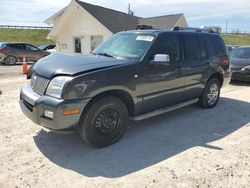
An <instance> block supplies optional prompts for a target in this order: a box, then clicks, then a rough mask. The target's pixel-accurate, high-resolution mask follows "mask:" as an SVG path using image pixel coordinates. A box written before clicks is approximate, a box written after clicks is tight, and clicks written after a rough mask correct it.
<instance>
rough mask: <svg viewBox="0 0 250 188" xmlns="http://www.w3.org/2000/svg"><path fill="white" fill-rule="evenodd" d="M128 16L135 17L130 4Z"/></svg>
mask: <svg viewBox="0 0 250 188" xmlns="http://www.w3.org/2000/svg"><path fill="white" fill-rule="evenodd" d="M128 14H129V15H132V16H134V12H133V11H132V10H131V8H130V3H129V4H128Z"/></svg>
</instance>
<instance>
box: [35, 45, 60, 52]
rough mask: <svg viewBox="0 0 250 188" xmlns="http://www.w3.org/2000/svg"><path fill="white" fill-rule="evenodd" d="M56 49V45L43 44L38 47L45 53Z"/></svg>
mask: <svg viewBox="0 0 250 188" xmlns="http://www.w3.org/2000/svg"><path fill="white" fill-rule="evenodd" d="M55 47H56V45H54V44H43V45H41V46H38V48H39V49H40V50H44V51H47V50H51V49H54V48H55Z"/></svg>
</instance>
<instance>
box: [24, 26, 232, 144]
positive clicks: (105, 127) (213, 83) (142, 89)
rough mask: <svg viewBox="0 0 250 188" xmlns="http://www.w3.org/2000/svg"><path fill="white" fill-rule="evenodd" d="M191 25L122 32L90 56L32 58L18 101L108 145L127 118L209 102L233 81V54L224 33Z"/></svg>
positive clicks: (53, 125) (38, 119)
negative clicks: (29, 72) (31, 68)
mask: <svg viewBox="0 0 250 188" xmlns="http://www.w3.org/2000/svg"><path fill="white" fill-rule="evenodd" d="M182 30H184V31H182ZM193 30H194V28H192V31H190V30H189V29H188V28H179V27H178V28H175V29H174V30H173V31H164V30H140V31H139V30H136V31H126V32H120V33H118V34H115V35H113V36H112V37H111V38H109V39H108V40H107V41H106V42H104V43H103V44H102V45H101V46H100V47H99V48H97V49H96V50H95V51H94V53H93V54H92V55H89V56H83V55H75V56H73V55H67V54H61V53H54V54H51V55H50V56H48V57H46V58H43V59H42V60H40V61H38V62H37V63H36V64H35V65H34V67H33V74H32V78H31V81H30V85H28V86H24V87H23V88H22V89H21V93H20V106H21V109H22V111H23V113H24V114H26V115H27V117H28V118H30V119H31V120H33V121H34V122H35V123H37V124H39V125H42V126H44V127H46V128H48V129H51V130H57V131H65V130H71V129H75V128H78V130H79V133H80V136H81V138H82V139H83V140H85V141H86V143H88V144H90V145H91V146H94V147H104V146H107V145H109V144H112V143H114V142H116V141H118V140H119V139H120V138H121V136H122V135H123V133H124V131H125V130H126V128H127V125H128V120H129V118H130V119H132V120H135V121H138V120H142V119H146V118H150V117H152V116H155V115H159V114H162V113H165V112H168V111H171V110H175V109H177V108H180V107H184V106H187V105H190V104H193V103H198V104H199V105H200V106H201V107H203V108H212V107H214V106H215V105H216V104H217V102H218V100H219V96H220V89H221V87H222V86H223V85H224V84H226V83H228V82H229V81H230V76H231V74H230V71H229V66H230V61H229V57H228V55H227V52H226V48H225V45H224V42H223V40H222V39H221V37H220V35H218V34H214V33H210V32H206V31H207V30H205V31H204V32H203V30H201V29H199V30H197V32H194V31H193ZM189 31H190V32H189ZM187 128H188V127H187ZM149 139H150V138H149Z"/></svg>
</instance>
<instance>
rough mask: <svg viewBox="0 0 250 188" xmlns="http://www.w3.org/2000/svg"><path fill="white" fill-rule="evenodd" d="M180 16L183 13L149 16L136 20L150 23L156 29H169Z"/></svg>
mask: <svg viewBox="0 0 250 188" xmlns="http://www.w3.org/2000/svg"><path fill="white" fill-rule="evenodd" d="M182 16H183V14H173V15H165V16H157V17H151V18H139V19H138V21H139V23H140V24H144V25H151V26H153V28H157V29H171V28H173V27H174V26H175V25H176V24H177V22H178V21H179V19H180V18H181V17H182Z"/></svg>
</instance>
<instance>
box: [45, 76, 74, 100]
mask: <svg viewBox="0 0 250 188" xmlns="http://www.w3.org/2000/svg"><path fill="white" fill-rule="evenodd" d="M71 79H72V78H71V77H68V76H58V77H55V78H54V79H52V80H51V81H50V83H49V86H48V88H47V90H46V95H49V96H51V97H56V98H59V99H60V98H61V95H62V90H63V87H64V85H65V83H66V82H67V81H69V80H71Z"/></svg>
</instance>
